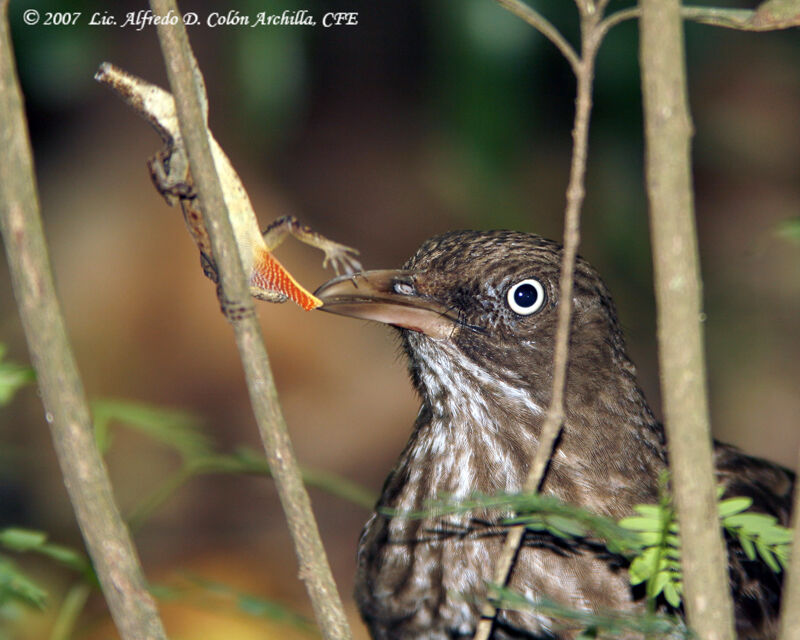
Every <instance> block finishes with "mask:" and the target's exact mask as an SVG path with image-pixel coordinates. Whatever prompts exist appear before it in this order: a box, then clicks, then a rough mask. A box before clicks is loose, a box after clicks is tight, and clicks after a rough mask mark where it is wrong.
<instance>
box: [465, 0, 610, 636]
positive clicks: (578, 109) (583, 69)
mask: <svg viewBox="0 0 800 640" xmlns="http://www.w3.org/2000/svg"><path fill="white" fill-rule="evenodd" d="M599 18H600V15H599V14H597V13H596V12H595V11H589V10H588V9H587V7H586V6H585V5H581V58H580V60H579V61H578V62H577V64H576V65H575V66H574V69H575V75H576V79H577V89H576V99H575V118H574V126H573V130H572V138H573V147H572V162H571V165H570V176H569V184H568V185H567V206H566V211H565V214H564V249H563V252H562V259H561V274H560V279H559V298H558V299H559V304H558V325H557V328H556V345H555V354H554V358H553V392H552V399H551V401H550V406H549V408H548V411H547V418H546V419H545V422H544V425H543V426H542V431H541V434H540V436H539V444H538V446H537V448H536V452H535V453H534V455H533V459H532V461H531V466H530V471H529V472H528V477H527V478H526V480H525V484H524V485H523V488H522V490H523V492H526V493H530V492H535V491H538V490H539V487H540V486H541V484H542V481H543V479H544V476H545V471H546V469H547V465H548V463H549V461H550V458H551V456H552V454H553V448H554V446H555V443H556V440H557V439H558V435H559V433H561V426H562V424H563V422H564V413H565V409H564V393H565V388H566V379H567V363H568V357H569V334H570V321H571V317H572V284H573V271H574V269H575V259H576V256H577V253H578V245H579V244H580V213H581V207H582V205H583V199H584V194H585V188H584V178H585V175H586V163H587V157H588V148H589V120H590V115H591V111H592V83H593V82H594V62H595V59H596V56H597V49H598V47H599V46H600V42H601V41H602V38H600V37H597V33H596V31H597V25H598V24H599ZM524 535H525V525H517V526H514V527H512V528H511V529H509V531H508V533H507V534H506V538H505V542H504V543H503V548H502V551H501V552H500V555H499V556H498V559H497V565H496V566H495V574H494V584H496V585H500V586H506V584H507V583H508V580H509V577H510V575H511V570H512V568H513V564H514V560H515V559H516V557H517V554H518V553H519V549H520V546H521V544H522V540H523V537H524ZM496 615H497V609H496V608H495V607H494V605H492V604H491V602H489V601H488V600H487V602H485V603H484V606H483V609H482V611H481V620H480V622H479V623H478V628H477V630H476V633H475V640H487V639H488V638H489V635H490V634H491V630H492V625H493V624H494V621H495V617H496Z"/></svg>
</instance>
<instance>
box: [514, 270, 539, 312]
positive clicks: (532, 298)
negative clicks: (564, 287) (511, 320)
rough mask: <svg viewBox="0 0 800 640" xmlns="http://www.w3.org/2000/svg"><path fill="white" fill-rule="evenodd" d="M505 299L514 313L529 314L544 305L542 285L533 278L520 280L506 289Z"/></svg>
mask: <svg viewBox="0 0 800 640" xmlns="http://www.w3.org/2000/svg"><path fill="white" fill-rule="evenodd" d="M506 300H508V306H509V307H511V310H512V311H513V312H514V313H518V314H519V315H521V316H529V315H531V314H532V313H536V312H537V311H539V309H541V308H542V307H543V306H544V301H545V295H544V287H543V286H542V283H541V282H539V281H538V280H536V279H534V278H528V279H527V280H522V281H521V282H517V284H515V285H514V286H513V287H511V288H510V289H509V290H508V295H507V296H506Z"/></svg>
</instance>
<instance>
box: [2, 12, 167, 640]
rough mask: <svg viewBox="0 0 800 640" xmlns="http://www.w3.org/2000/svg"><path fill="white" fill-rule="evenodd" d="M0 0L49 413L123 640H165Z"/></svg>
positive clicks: (17, 288)
mask: <svg viewBox="0 0 800 640" xmlns="http://www.w3.org/2000/svg"><path fill="white" fill-rule="evenodd" d="M7 10H8V2H7V0H2V1H0V231H2V234H3V240H4V244H5V247H6V253H7V255H8V264H9V269H10V271H11V280H12V283H13V286H14V295H15V297H16V300H17V305H18V307H19V313H20V319H21V320H22V325H23V328H24V329H25V336H26V338H27V341H28V348H29V350H30V353H31V360H32V361H33V366H34V367H35V369H36V374H37V380H38V383H39V388H40V389H41V392H42V402H43V404H44V409H45V412H46V413H45V417H46V420H47V422H48V424H49V425H50V432H51V435H52V438H53V444H54V446H55V450H56V455H57V456H58V462H59V465H60V466H61V472H62V474H63V476H64V484H65V485H66V487H67V491H68V492H69V496H70V500H71V501H72V505H73V508H74V509H75V515H76V516H77V519H78V524H79V526H80V528H81V532H82V534H83V538H84V541H85V542H86V548H87V550H88V552H89V555H90V556H91V558H92V562H93V564H94V568H95V571H96V572H97V576H98V578H99V579H100V585H101V587H102V589H103V594H104V595H105V598H106V601H107V602H108V606H109V609H110V610H111V615H112V616H113V618H114V623H115V624H116V626H117V629H118V630H119V633H120V635H121V637H122V638H123V639H124V640H164V639H165V638H166V634H165V633H164V628H163V625H162V623H161V620H160V619H159V616H158V611H157V610H156V605H155V602H154V601H153V598H152V597H151V596H150V594H149V593H148V591H147V585H146V583H145V579H144V575H143V573H142V568H141V566H140V564H139V559H138V558H137V555H136V550H135V548H134V546H133V543H132V541H131V538H130V535H129V533H128V530H127V529H126V528H125V524H124V522H123V521H122V518H121V516H120V513H119V510H118V509H117V506H116V504H115V502H114V496H113V492H112V489H111V483H110V481H109V479H108V473H107V472H106V468H105V465H104V464H103V460H102V458H101V457H100V452H99V451H98V449H97V446H96V444H95V440H94V432H93V429H92V423H91V417H90V413H89V407H88V404H87V402H86V395H85V393H84V390H83V384H82V382H81V378H80V375H79V373H78V368H77V365H76V363H75V357H74V355H73V353H72V349H71V347H70V344H69V340H68V338H67V330H66V327H65V325H64V318H63V316H62V314H61V309H60V307H59V304H58V300H57V298H56V292H55V286H54V284H53V276H52V271H51V267H50V260H49V257H48V254H47V246H46V243H45V239H44V231H43V229H42V220H41V215H40V211H39V200H38V196H37V193H36V179H35V176H34V171H33V158H32V155H31V149H30V142H29V140H28V134H27V127H26V123H25V113H24V110H23V106H22V95H21V93H20V89H19V83H18V81H17V77H16V72H15V69H14V53H13V50H12V48H11V39H10V37H9V30H8V21H7Z"/></svg>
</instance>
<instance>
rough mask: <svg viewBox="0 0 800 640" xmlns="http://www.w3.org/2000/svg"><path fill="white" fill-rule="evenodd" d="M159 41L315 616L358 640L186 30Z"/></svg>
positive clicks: (324, 626) (168, 2)
mask: <svg viewBox="0 0 800 640" xmlns="http://www.w3.org/2000/svg"><path fill="white" fill-rule="evenodd" d="M151 7H152V9H153V12H154V13H155V14H157V15H160V16H166V15H167V14H169V13H171V14H172V15H175V16H179V15H180V14H179V12H178V10H177V7H176V6H175V2H174V0H151ZM158 37H159V40H160V42H161V48H162V51H163V54H164V60H165V63H166V67H167V75H168V77H169V82H170V87H171V88H172V93H173V96H174V98H175V104H176V107H177V111H178V117H179V120H180V124H181V132H182V134H183V139H184V141H185V144H186V148H187V151H188V154H189V160H190V164H191V174H192V177H193V179H194V181H195V185H196V187H197V191H198V197H199V199H200V203H201V208H202V211H203V214H204V216H205V218H206V228H207V229H208V232H209V235H210V237H211V245H212V249H213V254H214V257H215V259H216V262H217V267H218V269H219V276H220V299H221V302H222V305H223V310H224V311H225V314H226V316H227V317H228V320H229V321H230V322H231V325H232V327H233V330H234V334H235V338H236V343H237V346H238V348H239V353H240V356H241V359H242V364H243V366H244V370H245V377H246V379H247V385H248V390H249V392H250V402H251V404H252V406H253V412H254V414H255V417H256V421H257V423H258V428H259V431H260V433H261V438H262V440H263V442H264V448H265V450H266V454H267V460H268V462H269V465H270V469H271V470H272V474H273V478H274V479H275V485H276V487H277V490H278V495H279V497H280V500H281V504H282V506H283V509H284V512H285V513H286V518H287V521H288V524H289V530H290V533H291V535H292V539H293V541H294V545H295V551H296V553H297V557H298V561H299V563H300V577H301V579H302V580H303V581H304V582H305V584H306V589H307V591H308V594H309V597H310V598H311V604H312V606H313V608H314V614H315V616H316V618H317V622H318V624H319V627H320V630H321V632H322V634H323V636H324V637H325V638H327V639H330V640H333V639H334V638H337V639H346V638H350V637H351V632H350V628H349V626H348V623H347V619H346V617H345V614H344V608H343V606H342V601H341V598H340V597H339V593H338V591H337V590H336V584H335V583H334V580H333V575H332V574H331V570H330V565H329V564H328V559H327V557H326V555H325V550H324V548H323V546H322V540H321V539H320V535H319V530H318V528H317V524H316V521H315V520H314V515H313V513H312V511H311V502H310V500H309V497H308V493H307V492H306V490H305V487H304V486H303V481H302V478H301V474H300V469H299V467H298V465H297V462H296V459H295V456H294V452H293V449H292V446H291V442H290V440H289V434H288V429H287V427H286V422H285V420H284V418H283V414H282V413H281V410H280V404H279V401H278V395H277V391H276V390H275V384H274V380H273V377H272V371H271V370H270V367H269V360H268V357H267V353H266V349H265V347H264V341H263V337H262V335H261V329H260V326H259V324H258V321H257V319H256V316H255V311H254V309H253V302H252V299H251V297H250V292H249V288H248V285H247V283H246V281H245V276H244V271H243V269H242V264H241V260H240V257H239V252H238V249H237V247H236V243H235V239H234V235H233V230H232V228H231V224H230V220H229V219H228V216H227V212H226V207H225V202H224V199H223V194H222V189H221V186H220V184H219V179H218V177H217V175H216V172H215V170H214V163H213V160H212V156H211V151H210V148H209V143H208V132H207V128H206V124H205V122H204V120H203V114H202V110H201V106H200V105H201V95H200V90H199V87H198V86H197V83H196V78H199V71H198V70H197V65H196V62H195V60H194V56H193V55H192V53H191V49H190V47H189V41H188V38H187V35H186V30H185V28H184V26H183V23H182V22H181V21H180V20H178V21H177V23H176V24H173V25H169V24H159V25H158Z"/></svg>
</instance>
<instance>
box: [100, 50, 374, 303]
mask: <svg viewBox="0 0 800 640" xmlns="http://www.w3.org/2000/svg"><path fill="white" fill-rule="evenodd" d="M94 77H95V80H97V81H98V82H100V83H101V84H104V85H106V86H107V87H109V88H110V89H112V90H113V91H114V92H115V93H116V94H117V95H118V96H119V97H120V98H122V100H123V101H124V102H126V103H127V104H128V105H129V106H131V107H132V108H133V109H134V111H136V113H137V114H139V115H140V116H141V117H142V118H144V119H145V120H146V121H147V122H149V123H150V125H152V127H153V128H154V129H155V131H156V133H157V134H158V135H159V137H160V138H161V140H162V142H163V143H164V147H163V148H162V149H161V150H159V151H157V152H156V154H155V155H154V156H153V157H151V158H150V159H149V160H148V162H147V165H148V168H149V170H150V175H151V178H152V181H153V184H154V185H155V188H156V189H157V190H158V192H159V193H160V194H161V195H162V196H163V197H164V198H165V200H166V201H167V203H168V204H169V205H171V206H173V205H175V204H176V203H178V202H179V203H180V205H181V208H182V210H183V217H184V220H185V222H186V226H187V227H188V229H189V232H190V233H191V235H192V238H193V240H194V242H195V244H196V245H197V248H198V249H199V250H200V263H201V265H202V268H203V272H204V273H205V275H206V276H207V277H208V278H209V279H210V280H212V281H213V282H215V283H217V284H218V283H219V274H218V271H217V266H216V262H215V260H214V254H213V250H212V248H211V241H210V239H209V235H208V231H207V229H206V226H205V222H204V219H203V212H202V211H201V209H200V204H199V200H198V198H197V192H196V191H195V187H194V184H193V181H192V176H191V171H190V169H189V160H188V155H187V153H186V148H185V146H184V142H183V138H182V136H181V131H180V126H179V124H178V117H177V113H176V110H175V101H174V99H173V97H172V94H170V93H169V92H168V91H165V90H164V89H162V88H161V87H158V86H157V85H154V84H151V83H149V82H147V81H146V80H143V79H142V78H139V77H137V76H134V75H133V74H130V73H128V72H126V71H124V70H122V69H120V68H119V67H116V66H114V65H112V64H110V63H108V62H104V63H102V64H101V65H100V68H99V69H98V71H97V73H96V74H95V76H94ZM202 94H203V114H204V119H206V121H207V119H208V101H207V98H206V97H205V91H203V92H202ZM209 144H210V146H211V152H212V155H213V157H214V164H215V166H216V169H217V173H218V174H219V177H220V182H221V183H222V189H223V195H224V198H225V204H226V205H227V208H228V213H229V215H230V220H231V225H232V227H233V232H234V236H235V238H236V245H237V248H238V250H239V256H240V258H241V261H242V267H243V268H244V270H245V273H246V274H247V275H248V277H249V284H250V294H251V295H252V296H253V297H254V298H257V299H258V300H264V301H266V302H286V301H287V300H292V301H293V302H295V303H296V304H298V305H299V306H300V307H302V308H303V309H305V310H306V311H309V310H311V309H316V308H318V307H320V306H322V301H321V300H320V299H319V298H317V297H316V296H314V295H313V294H312V293H310V292H309V291H308V290H306V289H305V288H304V287H303V286H302V285H301V284H300V283H299V282H297V280H295V278H294V277H293V276H292V275H291V273H289V271H287V270H286V268H285V267H284V266H283V265H282V264H281V263H280V262H279V261H278V259H277V258H276V257H275V256H274V255H273V253H272V252H273V250H274V249H275V248H277V247H278V246H279V245H280V244H281V243H282V242H283V240H284V239H285V238H286V237H287V235H292V236H294V237H295V238H297V239H298V240H300V241H301V242H303V243H305V244H308V245H310V246H312V247H316V248H317V249H320V250H321V251H323V252H324V254H325V258H324V260H323V262H322V266H323V267H327V266H328V265H330V266H331V267H332V268H333V270H334V271H335V272H336V274H337V275H339V273H340V271H343V272H344V273H345V274H348V275H349V274H352V273H355V272H356V271H360V270H361V264H360V263H359V261H358V260H357V259H356V257H355V256H356V255H358V251H356V250H355V249H352V248H351V247H348V246H345V245H343V244H339V243H338V242H334V241H332V240H329V239H328V238H326V237H325V236H323V235H321V234H319V233H317V232H316V231H314V230H313V229H311V228H310V227H308V226H306V225H304V224H302V223H300V222H299V221H298V220H297V218H295V217H294V216H290V215H289V216H282V217H280V218H278V219H277V220H275V221H274V222H273V223H272V224H270V225H269V226H268V227H267V228H266V229H265V230H264V231H263V232H262V231H261V229H260V227H259V224H258V220H257V218H256V215H255V212H254V211H253V207H252V204H251V203H250V199H249V198H248V196H247V192H246V191H245V189H244V186H243V184H242V181H241V179H240V178H239V176H238V175H237V173H236V171H235V170H234V168H233V165H232V164H231V161H230V160H229V159H228V157H227V156H226V155H225V152H224V151H223V150H222V148H221V147H220V145H219V143H218V142H217V141H216V139H215V138H214V136H213V135H212V134H211V133H210V132H209Z"/></svg>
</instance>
